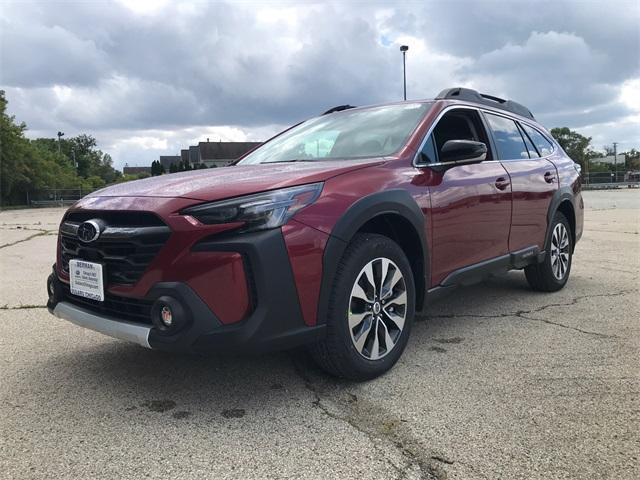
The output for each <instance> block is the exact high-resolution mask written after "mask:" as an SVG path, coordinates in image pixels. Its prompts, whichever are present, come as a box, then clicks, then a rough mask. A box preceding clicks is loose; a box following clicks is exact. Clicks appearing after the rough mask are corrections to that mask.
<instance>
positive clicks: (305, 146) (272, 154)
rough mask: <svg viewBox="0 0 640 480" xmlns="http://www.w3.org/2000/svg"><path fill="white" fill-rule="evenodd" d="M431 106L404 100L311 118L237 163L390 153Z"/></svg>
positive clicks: (359, 156) (358, 156)
mask: <svg viewBox="0 0 640 480" xmlns="http://www.w3.org/2000/svg"><path fill="white" fill-rule="evenodd" d="M430 106H431V104H430V103H402V104H398V105H388V106H383V107H372V108H366V109H362V110H345V111H342V112H336V113H331V114H328V115H323V116H321V117H317V118H312V119H311V120H307V121H306V122H303V123H301V124H300V125H298V126H296V127H293V128H292V129H291V130H289V131H287V132H285V133H283V134H282V135H279V136H277V137H276V138H274V139H273V140H271V141H269V142H267V143H266V144H264V145H263V146H261V147H260V148H258V149H256V150H255V151H253V152H252V153H250V154H249V155H247V156H246V157H245V158H243V159H242V160H240V162H238V165H252V164H257V163H276V162H295V161H299V162H300V161H315V160H330V159H355V158H366V157H383V156H386V155H391V154H392V153H395V152H396V151H398V150H399V149H400V147H402V145H404V143H405V142H406V141H407V138H408V137H409V135H410V134H411V133H412V132H413V130H414V129H415V128H416V126H417V125H418V122H419V121H420V119H421V118H422V117H423V115H424V114H425V112H426V111H427V110H428V109H429V107H430Z"/></svg>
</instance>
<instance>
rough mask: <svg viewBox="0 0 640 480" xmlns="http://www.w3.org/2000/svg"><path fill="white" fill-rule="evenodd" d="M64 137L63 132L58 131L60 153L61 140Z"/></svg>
mask: <svg viewBox="0 0 640 480" xmlns="http://www.w3.org/2000/svg"><path fill="white" fill-rule="evenodd" d="M63 136H64V133H63V132H60V131H58V153H60V139H61V138H62V137H63Z"/></svg>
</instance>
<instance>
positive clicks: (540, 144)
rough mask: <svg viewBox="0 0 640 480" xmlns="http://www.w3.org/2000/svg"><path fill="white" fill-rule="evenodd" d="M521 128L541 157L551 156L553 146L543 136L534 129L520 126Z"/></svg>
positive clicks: (523, 125)
mask: <svg viewBox="0 0 640 480" xmlns="http://www.w3.org/2000/svg"><path fill="white" fill-rule="evenodd" d="M522 128H523V129H524V131H525V133H526V134H527V135H528V136H529V138H530V139H531V141H532V142H533V144H534V145H535V146H536V149H537V150H538V152H539V153H540V155H541V156H543V157H546V156H547V155H551V153H552V152H553V144H552V143H551V142H550V141H549V140H547V138H546V137H545V136H544V135H542V134H541V133H540V132H539V131H538V130H536V129H535V128H531V127H530V126H529V125H525V124H522Z"/></svg>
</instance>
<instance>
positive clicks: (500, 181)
mask: <svg viewBox="0 0 640 480" xmlns="http://www.w3.org/2000/svg"><path fill="white" fill-rule="evenodd" d="M509 185H511V182H510V181H509V180H507V179H506V178H504V177H499V178H497V179H496V188H497V189H498V190H504V189H505V188H507V187H508V186H509Z"/></svg>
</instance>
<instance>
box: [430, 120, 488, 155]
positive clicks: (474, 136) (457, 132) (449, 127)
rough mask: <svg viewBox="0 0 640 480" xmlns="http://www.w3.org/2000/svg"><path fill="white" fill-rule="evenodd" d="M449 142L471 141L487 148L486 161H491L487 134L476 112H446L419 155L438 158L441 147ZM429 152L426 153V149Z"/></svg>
mask: <svg viewBox="0 0 640 480" xmlns="http://www.w3.org/2000/svg"><path fill="white" fill-rule="evenodd" d="M449 140H473V141H476V142H482V143H484V144H485V145H486V146H487V150H488V151H487V160H491V159H492V158H493V157H492V155H491V147H490V143H489V138H488V136H487V132H486V130H485V128H484V125H483V123H482V120H481V119H480V114H479V113H478V111H477V110H472V109H468V108H459V109H458V108H456V109H453V110H450V111H448V112H447V113H445V114H444V115H443V117H442V118H441V119H440V120H438V124H437V125H436V126H435V128H434V129H433V133H432V134H431V138H429V140H428V141H427V143H426V144H425V147H424V148H423V150H422V152H421V153H424V154H425V155H427V156H428V157H429V158H438V157H439V153H440V151H441V150H442V147H443V146H444V144H445V143H447V142H448V141H449ZM427 148H428V149H430V151H426V149H427Z"/></svg>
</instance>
